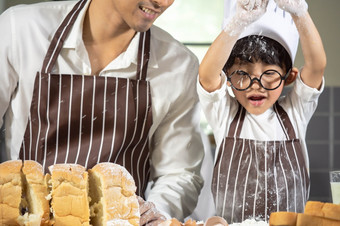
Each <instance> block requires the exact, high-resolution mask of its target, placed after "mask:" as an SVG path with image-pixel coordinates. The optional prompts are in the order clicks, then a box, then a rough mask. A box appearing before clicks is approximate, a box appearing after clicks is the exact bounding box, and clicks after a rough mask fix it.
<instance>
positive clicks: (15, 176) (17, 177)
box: [0, 160, 22, 225]
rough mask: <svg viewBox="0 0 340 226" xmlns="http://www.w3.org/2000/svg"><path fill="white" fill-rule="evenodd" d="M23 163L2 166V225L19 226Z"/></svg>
mask: <svg viewBox="0 0 340 226" xmlns="http://www.w3.org/2000/svg"><path fill="white" fill-rule="evenodd" d="M21 168H22V161H20V160H11V161H6V162H3V163H1V164H0V225H17V224H18V223H17V222H16V219H17V218H18V217H19V216H20V203H21V196H22V181H21Z"/></svg>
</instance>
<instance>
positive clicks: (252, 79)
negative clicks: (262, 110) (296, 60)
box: [227, 69, 292, 91]
mask: <svg viewBox="0 0 340 226" xmlns="http://www.w3.org/2000/svg"><path fill="white" fill-rule="evenodd" d="M291 70H292V69H289V70H288V72H287V73H286V74H285V76H282V75H281V73H280V72H278V71H277V70H274V69H269V70H266V71H264V72H263V73H262V74H261V75H260V78H257V77H254V78H251V76H250V74H249V73H248V72H245V71H243V70H236V71H233V72H232V73H231V74H230V76H227V81H228V82H230V84H231V87H232V88H233V89H236V90H238V91H245V90H247V89H249V87H251V86H252V85H253V83H254V80H256V81H257V82H258V83H259V84H260V85H261V87H262V88H264V89H265V90H275V89H277V88H279V87H280V85H281V83H282V81H283V80H286V79H287V78H288V75H289V74H290V71H291ZM238 71H242V72H243V73H244V74H245V75H247V76H248V77H249V79H250V83H249V85H248V86H247V87H246V88H244V89H239V88H236V87H235V86H234V85H233V83H232V82H231V78H232V76H233V75H234V74H235V73H236V72H238ZM268 72H276V73H278V74H279V75H280V77H281V80H280V83H279V84H278V85H277V86H276V87H275V88H271V89H270V88H266V87H264V86H263V85H262V83H261V78H262V76H263V75H264V74H266V73H268Z"/></svg>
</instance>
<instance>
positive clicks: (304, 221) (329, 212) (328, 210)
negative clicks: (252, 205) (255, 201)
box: [269, 201, 340, 226]
mask: <svg viewBox="0 0 340 226" xmlns="http://www.w3.org/2000/svg"><path fill="white" fill-rule="evenodd" d="M269 225H270V226H279V225H280V226H281V225H284V226H340V205H336V204H333V203H323V202H317V201H308V202H307V203H306V206H305V211H304V213H294V212H276V213H272V214H270V218H269Z"/></svg>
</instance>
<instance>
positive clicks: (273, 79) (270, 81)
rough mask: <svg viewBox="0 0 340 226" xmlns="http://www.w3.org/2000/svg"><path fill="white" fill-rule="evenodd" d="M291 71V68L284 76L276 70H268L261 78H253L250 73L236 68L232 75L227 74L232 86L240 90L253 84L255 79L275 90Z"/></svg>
mask: <svg viewBox="0 0 340 226" xmlns="http://www.w3.org/2000/svg"><path fill="white" fill-rule="evenodd" d="M290 71H291V70H289V71H288V72H287V74H286V75H285V76H282V75H281V74H280V72H278V71H276V70H266V71H265V72H263V73H262V74H261V76H260V78H256V77H254V78H251V76H250V74H249V73H247V72H245V71H242V70H236V71H234V72H233V73H231V74H230V76H227V79H228V82H230V84H231V86H232V87H233V88H234V89H236V90H239V91H244V90H247V89H248V88H249V87H250V86H252V84H253V82H254V81H257V82H258V83H259V84H260V85H261V87H262V88H264V89H266V90H274V89H277V88H279V86H280V85H281V83H282V81H283V80H285V79H286V78H287V77H288V75H289V73H290Z"/></svg>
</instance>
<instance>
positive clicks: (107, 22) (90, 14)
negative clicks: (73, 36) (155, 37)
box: [83, 0, 136, 74]
mask: <svg viewBox="0 0 340 226" xmlns="http://www.w3.org/2000/svg"><path fill="white" fill-rule="evenodd" d="M100 4H101V1H95V0H93V1H92V2H91V3H90V6H89V8H88V10H87V12H86V15H85V19H84V23H83V41H84V44H85V47H86V50H87V52H88V56H89V60H90V63H91V68H92V73H93V74H99V72H100V71H101V70H102V69H103V68H104V67H105V66H106V65H107V64H109V63H110V62H111V61H112V60H114V59H116V58H117V57H118V56H119V55H120V54H121V53H123V52H124V51H125V50H126V49H127V47H128V46H129V44H130V42H131V40H132V38H133V37H134V35H135V34H136V31H134V30H133V29H131V28H130V27H128V26H127V25H126V24H125V23H124V22H122V21H120V20H119V19H115V15H113V14H114V13H113V12H111V13H109V12H107V13H106V11H105V10H102V6H103V5H100Z"/></svg>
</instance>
